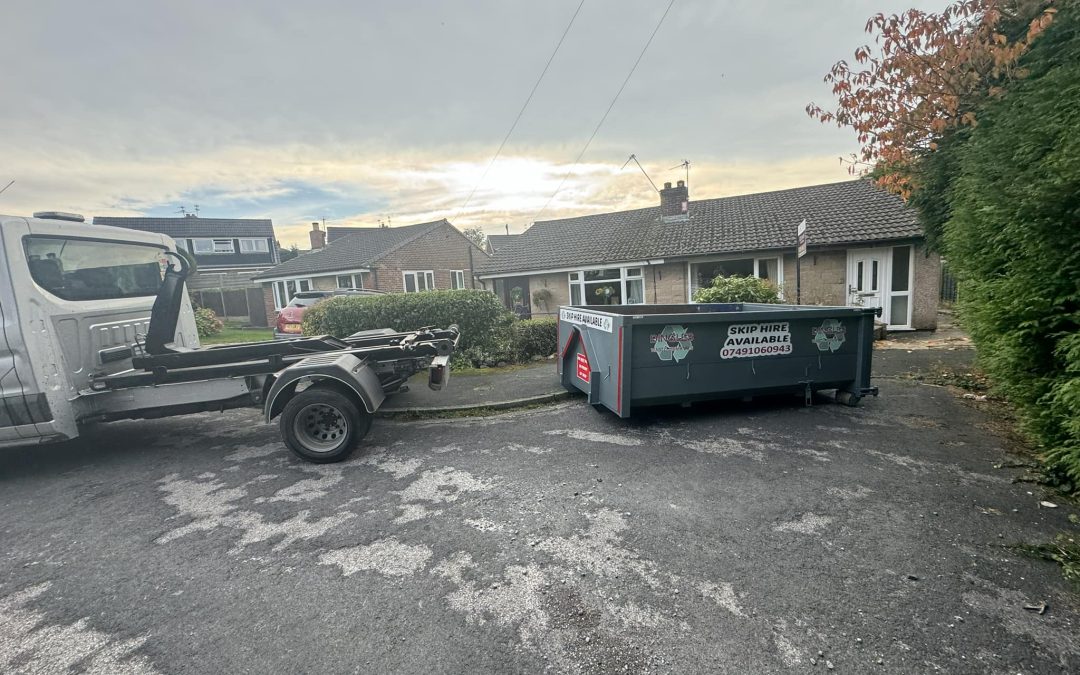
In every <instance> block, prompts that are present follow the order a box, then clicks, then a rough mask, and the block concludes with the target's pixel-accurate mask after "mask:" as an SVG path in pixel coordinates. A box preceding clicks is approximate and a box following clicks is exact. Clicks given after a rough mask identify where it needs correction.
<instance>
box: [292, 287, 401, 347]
mask: <svg viewBox="0 0 1080 675" xmlns="http://www.w3.org/2000/svg"><path fill="white" fill-rule="evenodd" d="M338 295H382V291H373V290H369V289H361V288H339V289H338V290H336V291H301V292H300V293H297V294H296V295H294V296H293V299H292V300H290V301H289V304H288V305H285V307H283V308H282V309H281V310H280V311H279V312H278V314H277V323H275V324H274V339H275V340H291V339H293V338H298V337H300V336H301V334H302V329H301V327H300V324H302V323H303V321H304V312H305V311H306V310H307V308H308V307H311V306H312V305H314V304H315V303H317V302H320V301H322V300H325V299H327V298H332V297H334V296H338Z"/></svg>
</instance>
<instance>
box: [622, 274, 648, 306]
mask: <svg viewBox="0 0 1080 675" xmlns="http://www.w3.org/2000/svg"><path fill="white" fill-rule="evenodd" d="M643 302H645V280H644V279H627V280H626V304H628V305H640V304H641V303H643Z"/></svg>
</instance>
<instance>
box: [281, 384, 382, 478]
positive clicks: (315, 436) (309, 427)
mask: <svg viewBox="0 0 1080 675" xmlns="http://www.w3.org/2000/svg"><path fill="white" fill-rule="evenodd" d="M371 417H372V416H371V414H370V413H368V412H367V411H366V410H363V409H361V408H359V407H358V406H357V404H356V403H355V402H354V401H353V400H352V399H350V398H349V397H348V396H346V395H345V394H342V393H341V392H339V391H337V390H335V389H332V388H329V387H320V386H318V385H316V386H312V387H309V388H308V389H305V390H304V391H302V392H300V393H299V394H297V395H296V396H294V397H292V398H291V399H290V400H289V402H288V403H286V404H285V409H284V410H282V411H281V422H280V424H281V427H280V428H281V437H282V439H284V441H285V445H287V446H289V449H290V450H292V451H293V452H294V453H295V454H297V455H298V456H300V457H301V458H303V459H306V460H307V461H309V462H316V463H318V464H327V463H330V462H340V461H341V460H343V459H345V458H347V457H348V456H349V455H351V454H352V452H353V450H355V449H356V446H357V445H359V443H360V440H361V439H362V438H363V437H364V436H366V435H367V432H368V430H370V429H371Z"/></svg>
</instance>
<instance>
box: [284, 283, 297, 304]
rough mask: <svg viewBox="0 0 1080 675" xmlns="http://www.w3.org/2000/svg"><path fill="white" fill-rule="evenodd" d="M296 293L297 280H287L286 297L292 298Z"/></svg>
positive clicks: (287, 298)
mask: <svg viewBox="0 0 1080 675" xmlns="http://www.w3.org/2000/svg"><path fill="white" fill-rule="evenodd" d="M294 295H296V282H295V281H286V282H285V299H286V300H292V296H294Z"/></svg>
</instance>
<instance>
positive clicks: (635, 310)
mask: <svg viewBox="0 0 1080 675" xmlns="http://www.w3.org/2000/svg"><path fill="white" fill-rule="evenodd" d="M880 311H881V310H880V309H876V308H863V307H819V306H808V305H770V304H753V303H724V304H689V305H621V306H604V307H595V306H567V307H561V308H560V309H559V345H560V351H559V359H558V370H559V376H560V377H561V378H562V384H563V386H565V387H566V388H567V389H569V390H571V391H582V392H584V393H585V394H587V395H588V397H589V403H591V404H593V405H594V406H596V407H604V408H608V409H609V410H611V411H612V412H614V413H615V414H617V415H619V416H620V417H630V416H631V414H632V413H633V411H634V410H636V409H638V408H640V407H643V406H649V405H658V404H671V403H677V404H690V403H693V402H694V401H704V400H710V399H720V398H748V397H753V396H758V395H763V394H779V393H788V392H793V393H797V394H801V395H803V396H804V397H805V400H806V402H807V403H808V404H809V403H810V401H811V400H812V396H813V393H814V392H816V391H822V390H832V389H835V390H836V391H837V396H836V398H837V400H838V401H840V402H841V403H845V404H848V405H856V404H858V402H859V401H860V399H862V398H863V397H864V396H869V395H873V396H877V393H878V390H877V388H876V387H872V386H871V385H870V362H871V357H872V355H873V339H874V337H873V336H874V317H875V316H876V315H877V314H878V313H879V312H880Z"/></svg>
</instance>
